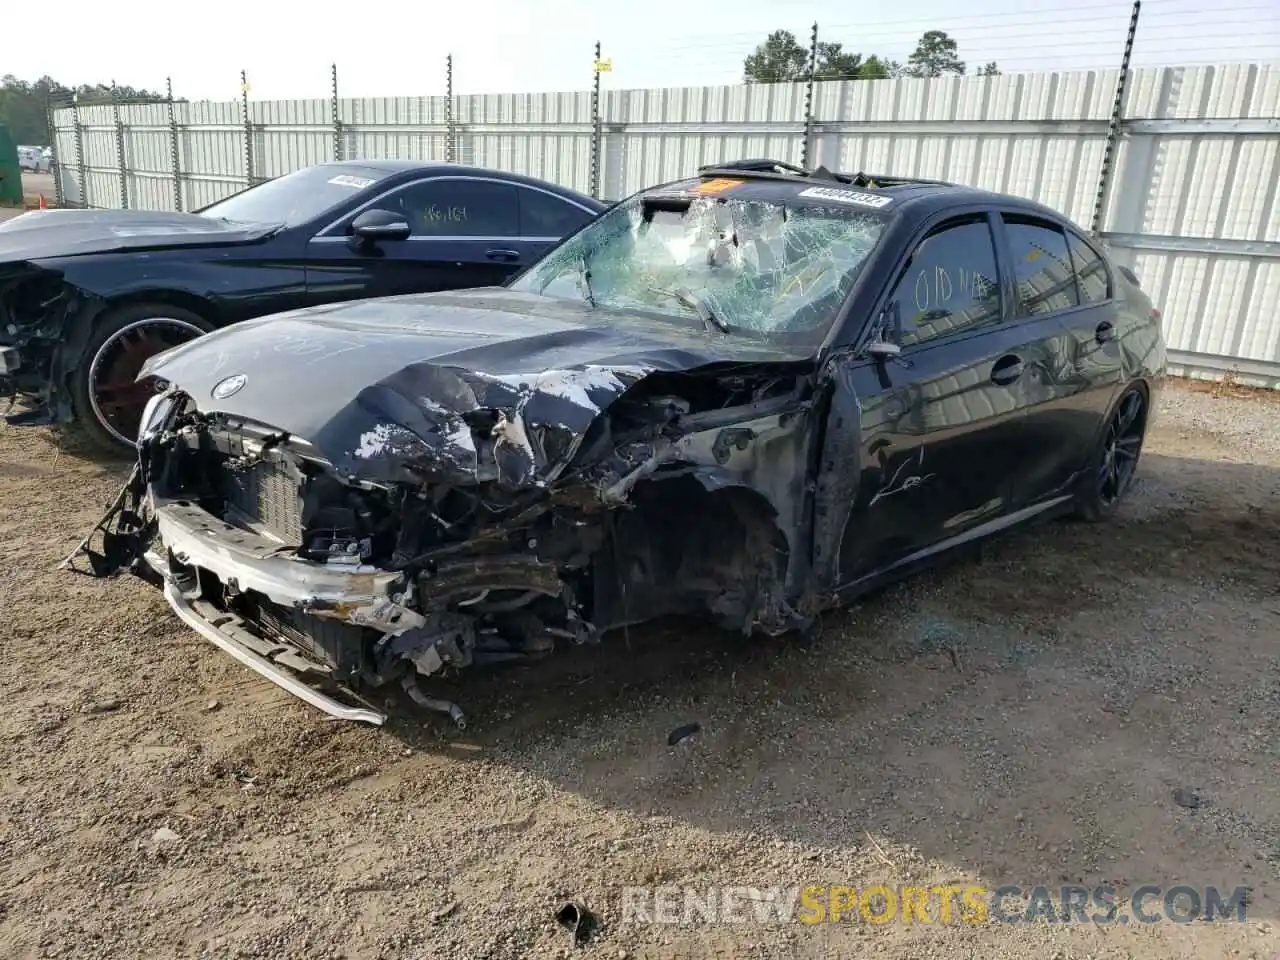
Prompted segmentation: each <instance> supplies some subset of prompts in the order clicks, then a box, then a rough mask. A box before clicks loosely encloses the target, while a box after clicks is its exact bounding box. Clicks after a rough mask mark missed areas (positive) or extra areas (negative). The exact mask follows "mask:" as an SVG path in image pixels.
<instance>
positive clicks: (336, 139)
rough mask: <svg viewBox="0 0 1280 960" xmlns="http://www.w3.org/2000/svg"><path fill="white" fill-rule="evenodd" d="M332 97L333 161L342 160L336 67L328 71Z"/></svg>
mask: <svg viewBox="0 0 1280 960" xmlns="http://www.w3.org/2000/svg"><path fill="white" fill-rule="evenodd" d="M330 74H331V76H332V80H333V82H332V95H333V159H335V160H342V159H343V156H342V119H341V115H340V114H339V112H338V65H337V64H336V63H335V64H334V65H333V66H332V68H331V69H330Z"/></svg>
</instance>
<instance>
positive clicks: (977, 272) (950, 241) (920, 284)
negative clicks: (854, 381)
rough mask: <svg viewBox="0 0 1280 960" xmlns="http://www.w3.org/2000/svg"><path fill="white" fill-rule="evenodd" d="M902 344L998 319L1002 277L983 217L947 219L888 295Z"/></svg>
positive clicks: (930, 234)
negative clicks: (895, 312)
mask: <svg viewBox="0 0 1280 960" xmlns="http://www.w3.org/2000/svg"><path fill="white" fill-rule="evenodd" d="M889 302H890V307H891V309H896V311H897V318H896V319H897V325H898V329H899V338H898V342H899V344H900V345H901V346H904V347H905V346H910V345H913V344H918V343H926V342H928V341H930V340H935V339H937V338H939V337H944V336H949V335H951V334H954V333H961V332H964V331H967V330H972V329H974V328H977V327H981V326H983V325H986V324H991V323H998V322H999V321H1000V310H1001V305H1000V281H999V272H998V270H997V269H996V248H995V242H994V240H993V239H992V236H991V225H990V224H989V223H988V222H987V218H986V217H985V216H981V215H979V216H973V217H965V218H962V219H958V220H951V221H948V222H946V223H943V224H942V225H941V226H939V227H937V228H936V229H934V230H933V231H931V232H930V233H929V235H928V236H927V237H925V239H924V240H923V241H921V243H920V245H919V246H918V247H917V248H916V250H915V253H914V254H913V255H912V257H911V261H910V263H909V264H908V265H907V269H906V271H905V272H904V273H903V274H902V276H901V277H899V279H898V282H897V284H896V285H895V286H894V290H893V294H892V295H891V297H890V301H889Z"/></svg>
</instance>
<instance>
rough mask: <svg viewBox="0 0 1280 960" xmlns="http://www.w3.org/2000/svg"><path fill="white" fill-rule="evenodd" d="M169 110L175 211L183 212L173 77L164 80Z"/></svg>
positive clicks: (170, 153)
mask: <svg viewBox="0 0 1280 960" xmlns="http://www.w3.org/2000/svg"><path fill="white" fill-rule="evenodd" d="M164 89H165V103H166V105H167V106H168V108H169V163H170V164H171V166H172V167H173V209H174V210H177V211H178V212H182V166H181V164H180V163H179V161H178V115H177V112H176V111H175V110H174V106H173V77H165V78H164Z"/></svg>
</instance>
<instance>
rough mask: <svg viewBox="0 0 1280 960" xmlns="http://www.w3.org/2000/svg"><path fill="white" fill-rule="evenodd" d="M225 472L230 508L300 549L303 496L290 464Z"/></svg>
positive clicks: (270, 462) (263, 462) (273, 463)
mask: <svg viewBox="0 0 1280 960" xmlns="http://www.w3.org/2000/svg"><path fill="white" fill-rule="evenodd" d="M224 469H225V470H226V474H227V484H226V497H227V502H228V503H229V505H230V506H232V507H234V508H235V509H236V510H237V511H238V512H239V513H240V514H242V515H243V518H244V520H246V521H247V522H248V523H249V524H251V525H252V526H253V527H255V528H256V529H257V530H258V531H259V532H260V533H264V534H267V535H269V536H272V537H276V538H278V539H280V540H283V541H284V542H285V543H286V544H288V545H290V546H300V545H301V543H302V493H301V490H300V489H299V484H298V480H297V479H296V477H295V475H294V473H293V472H292V471H291V469H290V468H289V466H288V464H286V463H285V462H283V461H279V460H274V459H272V460H261V461H259V462H257V463H255V464H254V465H253V466H251V467H248V468H243V469H234V468H232V467H230V466H228V467H225V468H224Z"/></svg>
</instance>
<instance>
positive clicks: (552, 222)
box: [516, 187, 592, 240]
mask: <svg viewBox="0 0 1280 960" xmlns="http://www.w3.org/2000/svg"><path fill="white" fill-rule="evenodd" d="M516 192H517V193H518V194H519V198H520V236H521V237H525V238H528V239H544V240H550V239H555V240H558V239H560V238H561V237H563V236H566V235H568V234H570V233H573V232H574V231H576V230H577V229H578V228H579V227H581V226H582V225H583V224H584V223H586V222H587V221H588V220H590V219H591V216H592V215H591V214H590V213H588V212H587V211H586V210H583V209H582V208H581V207H577V206H574V205H573V204H571V203H569V202H567V201H565V200H561V199H560V198H559V197H557V196H553V195H552V194H550V193H546V192H544V191H542V190H533V189H531V188H529V187H519V188H518V189H517V191H516Z"/></svg>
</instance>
